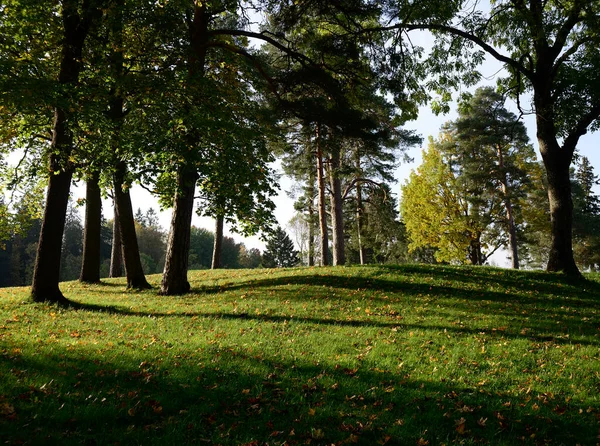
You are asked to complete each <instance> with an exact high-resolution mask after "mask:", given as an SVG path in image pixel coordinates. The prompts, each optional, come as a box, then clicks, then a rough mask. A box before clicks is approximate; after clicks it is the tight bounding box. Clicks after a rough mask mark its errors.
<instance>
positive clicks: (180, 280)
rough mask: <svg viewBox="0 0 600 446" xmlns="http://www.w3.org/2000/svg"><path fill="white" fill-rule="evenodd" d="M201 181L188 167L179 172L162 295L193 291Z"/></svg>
mask: <svg viewBox="0 0 600 446" xmlns="http://www.w3.org/2000/svg"><path fill="white" fill-rule="evenodd" d="M197 178H198V174H197V173H196V171H195V170H194V169H192V168H190V167H187V166H185V165H184V166H182V167H180V168H179V170H178V172H177V192H175V198H174V200H173V201H174V203H173V214H172V217H171V229H170V231H169V239H168V242H167V255H166V260H165V269H164V271H163V278H162V283H161V286H160V294H163V295H166V296H173V295H179V294H185V293H187V292H188V291H189V290H190V283H189V282H188V280H187V272H188V263H189V254H190V228H191V226H192V215H193V213H194V191H195V190H196V179H197Z"/></svg>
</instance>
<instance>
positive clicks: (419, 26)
mask: <svg viewBox="0 0 600 446" xmlns="http://www.w3.org/2000/svg"><path fill="white" fill-rule="evenodd" d="M395 29H406V30H409V31H414V30H429V31H443V32H446V33H449V34H452V35H454V36H458V37H462V38H463V39H465V40H469V41H471V42H473V43H474V44H475V45H477V46H479V47H480V48H481V49H482V50H484V51H485V52H486V53H488V54H489V55H491V56H492V57H494V58H495V59H496V60H498V61H500V62H504V63H505V64H507V65H510V66H511V67H512V68H514V69H515V70H517V71H519V72H520V73H522V74H523V75H525V76H526V77H527V78H528V79H532V78H533V75H534V73H533V72H532V71H531V70H529V69H527V68H526V67H524V66H523V65H522V64H521V63H519V62H518V61H516V60H514V59H512V58H510V57H508V56H505V55H503V54H500V53H499V52H498V51H497V50H496V49H495V48H494V47H492V46H491V45H490V44H488V43H486V42H485V41H484V40H483V39H481V38H480V37H477V36H476V35H474V34H471V33H469V32H467V31H465V30H462V29H458V28H454V27H452V26H447V25H441V24H426V23H416V24H415V23H400V24H397V25H391V26H382V27H376V28H365V29H364V30H363V31H364V32H381V31H392V30H395Z"/></svg>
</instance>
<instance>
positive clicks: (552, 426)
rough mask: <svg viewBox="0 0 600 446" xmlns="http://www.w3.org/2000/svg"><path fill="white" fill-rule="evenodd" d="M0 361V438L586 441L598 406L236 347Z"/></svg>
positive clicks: (91, 440)
mask: <svg viewBox="0 0 600 446" xmlns="http://www.w3.org/2000/svg"><path fill="white" fill-rule="evenodd" d="M140 360H141V362H140ZM199 361H200V363H199ZM0 368H1V369H2V370H3V371H5V372H6V373H7V375H5V378H4V379H3V381H4V384H5V385H9V386H15V387H16V389H15V392H14V394H15V395H18V396H17V397H16V398H14V399H12V400H10V401H9V402H6V401H5V400H3V401H2V402H3V403H7V404H8V403H9V404H10V407H11V408H12V410H13V412H12V413H11V416H10V417H0V440H2V442H9V443H12V444H16V443H21V442H22V443H33V444H82V443H85V444H111V443H113V444H114V443H119V444H123V443H124V444H165V443H168V444H188V443H207V444H217V443H218V444H272V443H277V444H284V443H286V444H307V443H310V444H342V443H349V444H353V443H356V444H378V443H380V444H384V443H385V444H398V445H399V444H425V442H428V444H441V443H459V444H494V445H503V444H517V443H526V444H527V443H529V444H550V445H552V444H556V445H559V444H577V443H578V444H594V442H595V441H596V435H597V420H596V415H595V414H596V413H597V411H598V409H600V408H599V407H594V408H592V409H593V410H590V408H589V407H588V406H586V405H585V404H583V403H582V402H578V401H573V400H568V402H565V397H567V396H568V395H562V394H561V395H549V394H546V393H544V392H543V391H539V393H538V392H536V391H534V392H533V393H529V392H522V393H518V394H516V393H514V392H512V391H511V390H510V389H498V388H495V389H489V390H488V389H486V387H485V386H484V387H481V386H480V385H478V384H475V383H469V382H465V381H458V380H455V379H451V378H448V379H446V378H441V379H439V378H434V377H431V378H422V377H421V378H413V377H412V376H411V374H410V373H406V372H392V371H386V370H379V369H377V368H376V367H375V364H373V363H370V362H369V361H363V362H361V363H359V364H358V365H356V366H355V367H353V368H348V367H344V366H343V365H341V366H340V365H335V364H329V363H328V364H322V363H318V362H316V361H312V360H310V359H309V358H306V359H296V360H277V359H275V358H272V357H264V356H262V355H260V354H259V353H251V352H249V351H248V350H244V349H243V348H241V347H240V348H227V349H219V348H217V347H214V348H213V350H209V351H207V354H205V355H203V356H201V357H194V356H186V355H184V354H183V352H181V355H175V356H174V357H173V358H171V357H164V358H157V357H154V356H153V355H152V354H151V353H150V352H148V353H146V354H142V355H141V356H140V355H131V356H127V355H125V356H123V355H121V356H119V358H112V359H111V358H101V357H88V358H82V357H77V356H76V355H75V354H74V353H73V352H72V351H65V352H61V353H52V354H47V355H45V356H40V355H37V356H33V355H32V356H23V355H21V356H18V357H16V358H13V359H12V360H11V363H10V364H7V361H6V358H5V357H4V356H0ZM9 369H10V370H9ZM26 377H28V378H26ZM32 379H35V383H36V385H30V384H29V383H31V382H33V381H31V380H32ZM39 383H44V384H43V385H39ZM5 407H8V406H5ZM23 426H26V428H23ZM419 442H420V443H419Z"/></svg>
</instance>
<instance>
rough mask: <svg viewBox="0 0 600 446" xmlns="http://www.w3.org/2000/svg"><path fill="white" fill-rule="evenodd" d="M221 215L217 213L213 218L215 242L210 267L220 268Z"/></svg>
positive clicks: (221, 248) (221, 253) (221, 245)
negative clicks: (214, 218)
mask: <svg viewBox="0 0 600 446" xmlns="http://www.w3.org/2000/svg"><path fill="white" fill-rule="evenodd" d="M224 220H225V218H224V217H223V215H217V218H216V220H215V242H214V244H213V255H212V265H211V269H219V268H221V258H222V257H223V223H224Z"/></svg>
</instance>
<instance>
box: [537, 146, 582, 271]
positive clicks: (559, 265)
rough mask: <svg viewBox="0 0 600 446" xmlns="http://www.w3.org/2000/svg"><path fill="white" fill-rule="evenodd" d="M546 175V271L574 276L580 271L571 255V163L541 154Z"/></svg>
mask: <svg viewBox="0 0 600 446" xmlns="http://www.w3.org/2000/svg"><path fill="white" fill-rule="evenodd" d="M543 158H544V164H545V166H546V174H547V176H548V200H549V202H550V219H551V233H552V243H551V246H550V256H549V258H548V266H547V270H548V271H554V272H564V273H566V274H569V275H573V276H580V275H581V273H580V271H579V268H577V265H576V264H575V259H574V257H573V199H572V197H571V178H570V174H569V167H570V162H564V161H562V162H561V161H560V157H558V156H549V155H548V154H546V156H543Z"/></svg>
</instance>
